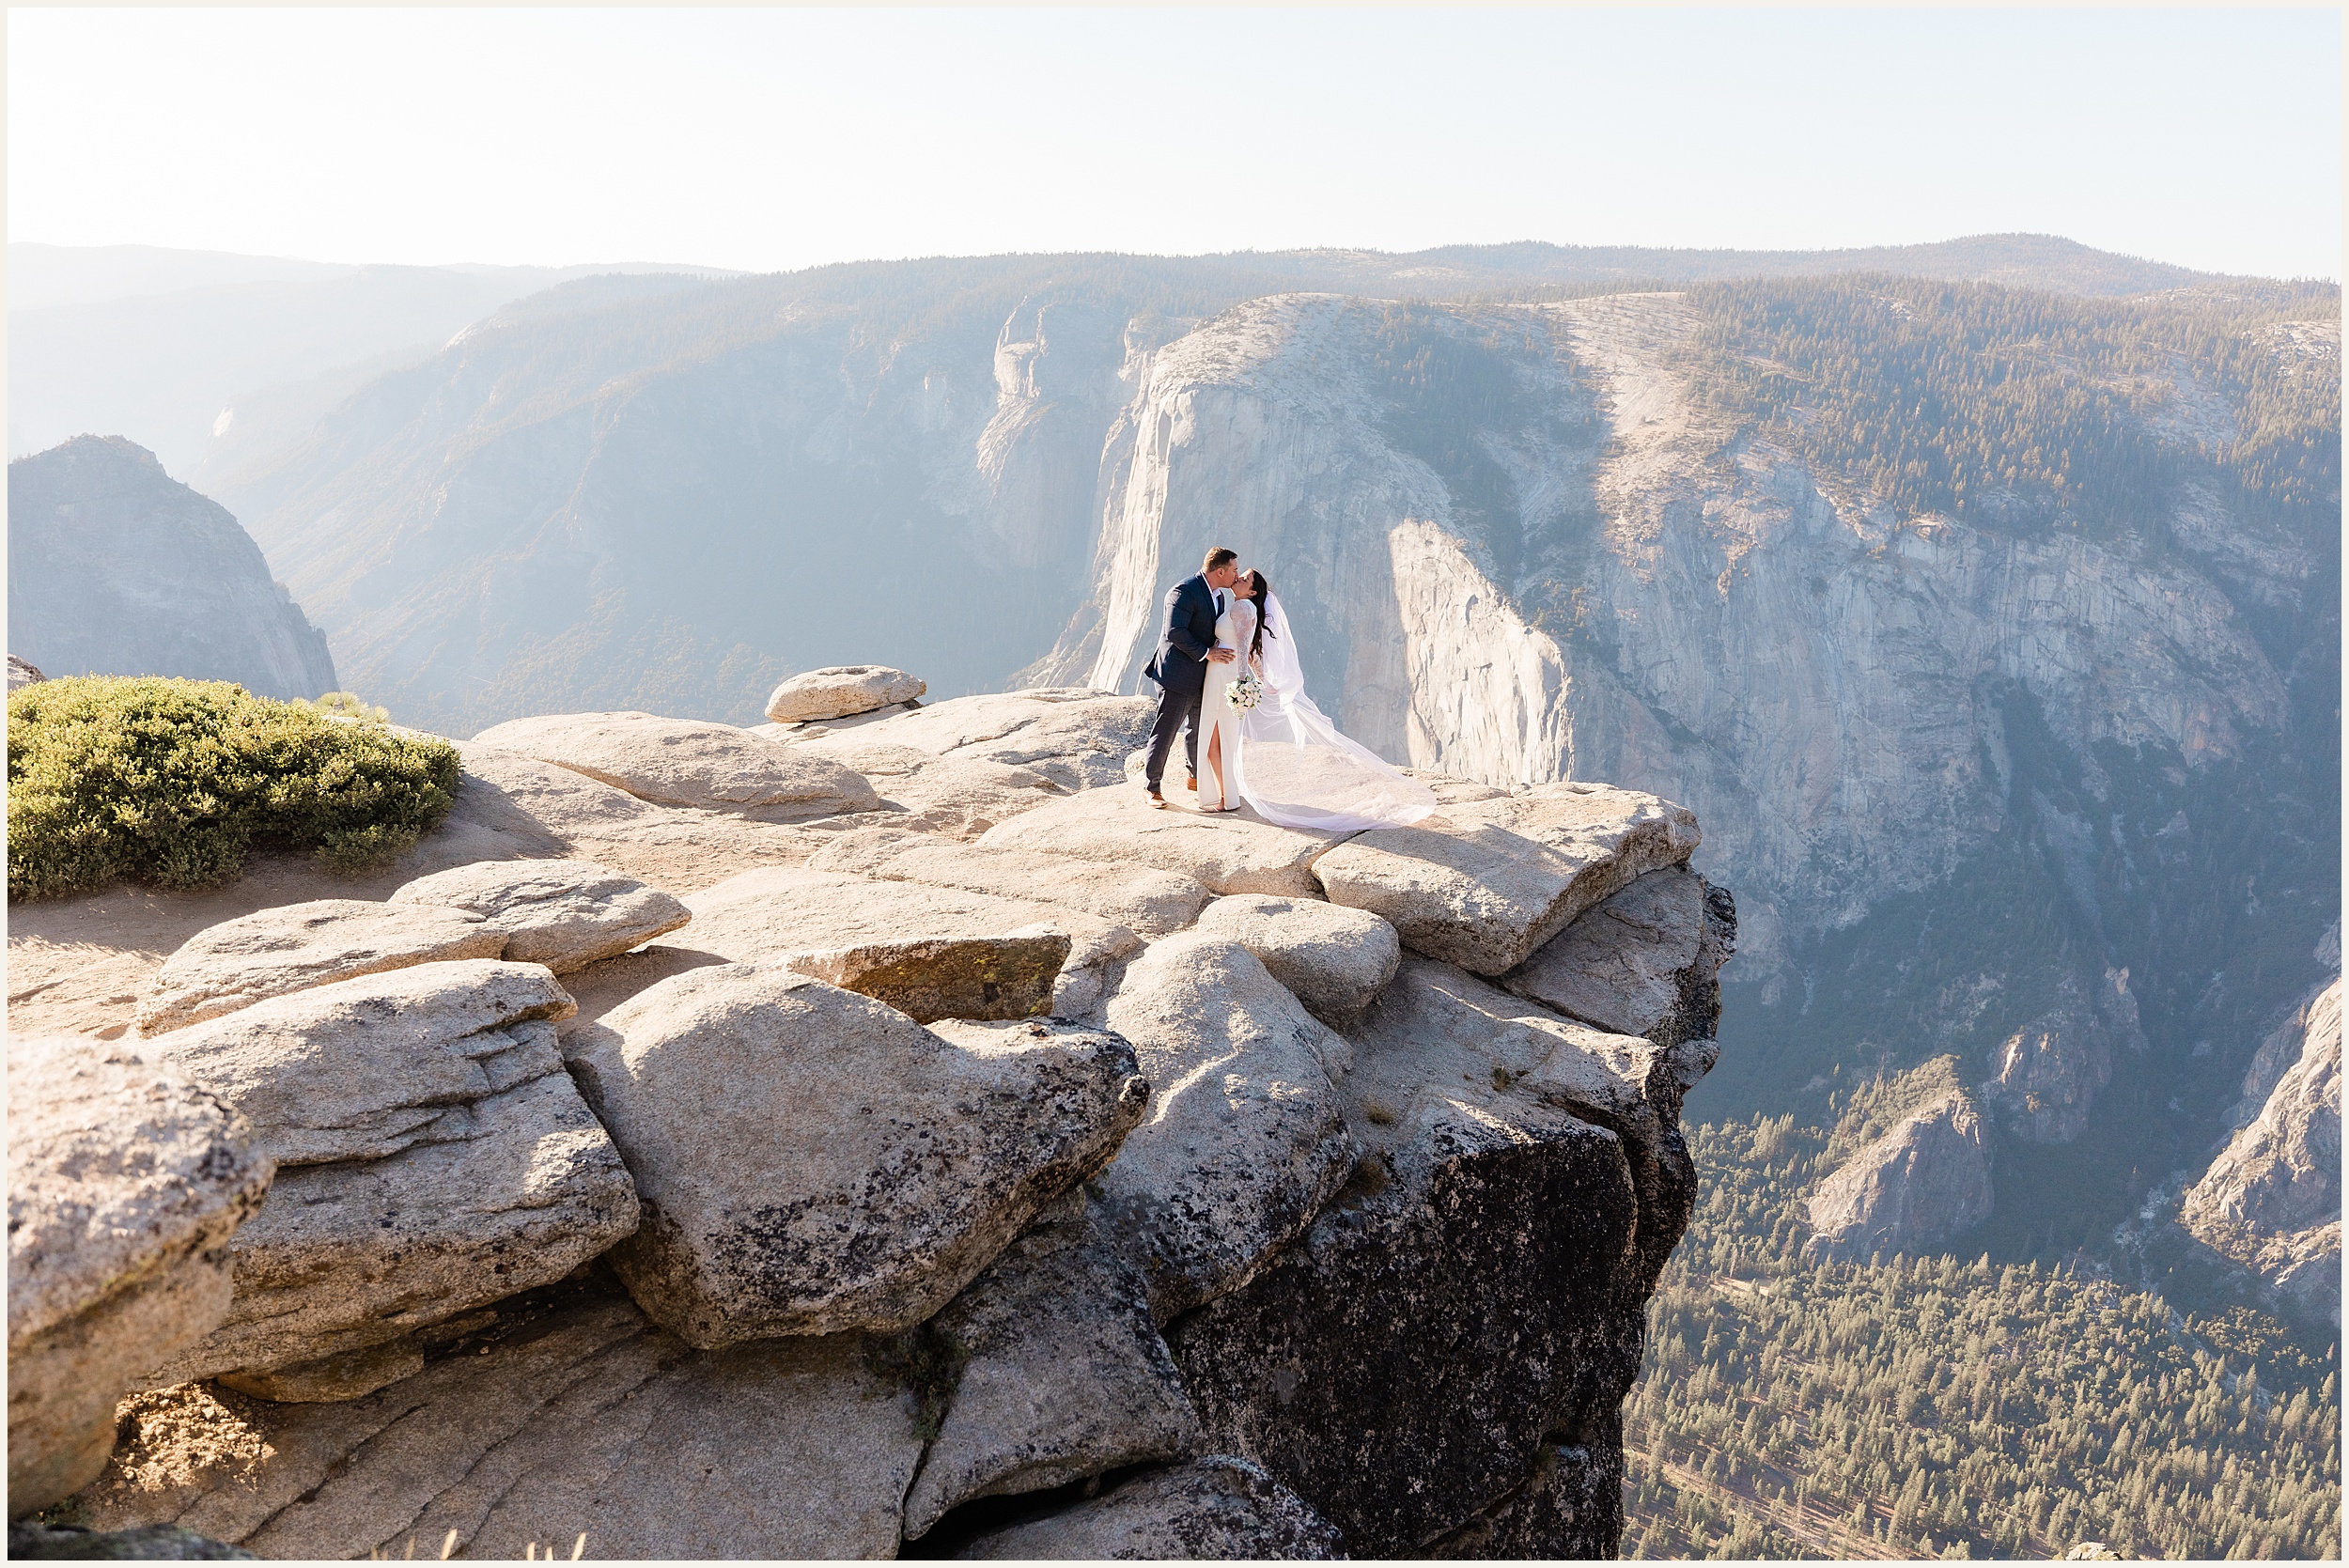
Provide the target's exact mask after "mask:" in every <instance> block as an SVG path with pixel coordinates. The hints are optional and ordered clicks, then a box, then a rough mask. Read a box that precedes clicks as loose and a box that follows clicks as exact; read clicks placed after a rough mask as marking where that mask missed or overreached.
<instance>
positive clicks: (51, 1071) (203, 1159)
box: [8, 1035, 272, 1518]
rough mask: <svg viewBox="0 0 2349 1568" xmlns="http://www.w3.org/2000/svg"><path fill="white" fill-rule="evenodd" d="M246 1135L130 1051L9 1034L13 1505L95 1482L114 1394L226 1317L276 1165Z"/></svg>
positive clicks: (208, 1097) (211, 1098) (185, 1083)
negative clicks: (244, 1234)
mask: <svg viewBox="0 0 2349 1568" xmlns="http://www.w3.org/2000/svg"><path fill="white" fill-rule="evenodd" d="M250 1130H251V1129H250V1128H249V1126H247V1124H246V1123H245V1121H244V1120H243V1118H241V1116H239V1115H238V1114H237V1112H236V1111H235V1110H234V1109H232V1108H231V1107H229V1106H227V1105H226V1104H224V1103H223V1102H222V1101H221V1100H220V1099H219V1098H218V1097H216V1096H215V1095H213V1094H208V1093H207V1092H206V1091H204V1090H203V1089H202V1088H200V1087H198V1086H197V1085H196V1084H195V1083H194V1082H192V1081H190V1079H187V1078H186V1077H184V1076H183V1075H181V1074H179V1073H177V1072H173V1071H171V1070H169V1069H167V1068H164V1067H162V1066H159V1065H158V1064H156V1063H153V1062H151V1061H149V1060H148V1059H147V1058H146V1057H143V1056H141V1055H140V1054H139V1053H138V1052H136V1051H135V1050H132V1049H131V1048H128V1047H125V1046H121V1045H104V1044H101V1043H99V1042H96V1041H89V1040H59V1039H51V1040H43V1039H28V1038H25V1037H24V1036H22V1035H13V1036H11V1037H10V1038H9V1041H8V1514H9V1517H11V1518H14V1517H15V1516H17V1515H18V1514H25V1513H28V1512H30V1511H32V1510H34V1509H38V1508H46V1507H47V1506H49V1505H50V1504H51V1503H53V1502H54V1501H56V1500H57V1499H58V1498H62V1497H64V1496H65V1495H66V1494H68V1493H69V1492H71V1491H73V1490H74V1489H75V1488H76V1487H79V1486H81V1485H83V1484H84V1483H86V1482H88V1481H90V1480H91V1479H92V1478H93V1477H95V1476H96V1475H97V1474H98V1472H99V1470H100V1468H101V1467H102V1466H104V1464H105V1463H106V1456H107V1454H108V1453H109V1452H112V1450H113V1448H114V1443H115V1415H114V1411H115V1401H116V1400H117V1399H119V1398H120V1397H121V1396H122V1394H123V1392H124V1391H125V1390H127V1389H132V1388H134V1387H136V1386H137V1384H138V1381H139V1379H140V1378H141V1377H142V1376H143V1375H144V1374H146V1373H147V1372H148V1369H150V1368H151V1367H153V1366H155V1365H156V1364H157V1363H158V1362H161V1361H163V1360H164V1359H166V1358H169V1357H171V1356H173V1355H174V1354H176V1353H178V1352H179V1351H180V1350H181V1349H183V1348H184V1347H185V1346H187V1345H188V1344H190V1343H193V1342H194V1341H196V1340H198V1339H201V1338H202V1337H203V1336H204V1335H205V1334H206V1332H208V1331H209V1330H210V1328H211V1327H212V1326H213V1325H214V1324H217V1323H218V1322H219V1321H220V1320H221V1318H222V1317H223V1316H224V1315H225V1314H226V1312H227V1311H228V1303H229V1252H228V1246H229V1238H230V1236H231V1235H232V1234H234V1233H235V1231H236V1229H237V1227H238V1226H239V1225H241V1224H242V1223H243V1222H244V1221H245V1220H246V1219H248V1218H249V1217H250V1216H251V1215H252V1214H253V1213H254V1211H255V1210H256V1209H257V1208H258V1207H259V1206H260V1204H261V1202H262V1198H263V1195H264V1194H265V1193H266V1192H267V1190H268V1188H269V1183H270V1175H271V1172H272V1159H271V1158H270V1157H269V1155H268V1154H267V1153H266V1152H263V1151H261V1150H258V1149H256V1148H254V1147H253V1145H252V1142H251V1139H250Z"/></svg>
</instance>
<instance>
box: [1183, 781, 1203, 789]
mask: <svg viewBox="0 0 2349 1568" xmlns="http://www.w3.org/2000/svg"><path fill="white" fill-rule="evenodd" d="M1183 787H1184V788H1185V789H1189V790H1193V791H1195V790H1197V789H1198V787H1199V781H1198V780H1197V779H1185V780H1184V781H1183Z"/></svg>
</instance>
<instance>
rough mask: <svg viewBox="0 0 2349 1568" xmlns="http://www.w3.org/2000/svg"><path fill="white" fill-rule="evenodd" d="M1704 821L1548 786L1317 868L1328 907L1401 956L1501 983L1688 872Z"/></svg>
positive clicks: (1621, 795) (1653, 805)
mask: <svg viewBox="0 0 2349 1568" xmlns="http://www.w3.org/2000/svg"><path fill="white" fill-rule="evenodd" d="M1699 836H1700V835H1699V834H1698V832H1697V820H1696V817H1695V816H1694V815H1691V814H1690V813H1688V811H1687V810H1685V809H1683V808H1681V807H1679V806H1674V805H1672V804H1670V803H1669V802H1666V801H1663V800H1657V799H1656V798H1655V797H1654V796H1650V795H1641V794H1638V793H1636V792H1633V791H1629V790H1620V789H1608V788H1606V787H1604V786H1602V785H1598V784H1548V785H1544V786H1542V787H1540V788H1538V789H1532V790H1528V791H1527V792H1525V793H1524V794H1521V795H1512V796H1502V797H1500V798H1497V799H1494V800H1472V801H1462V802H1457V803H1455V804H1452V805H1447V806H1444V807H1441V808H1439V810H1438V812H1437V813H1436V815H1433V816H1430V817H1427V818H1426V819H1424V820H1423V821H1422V822H1420V823H1419V824H1417V825H1416V826H1414V827H1409V828H1381V829H1376V830H1373V831H1370V832H1367V833H1363V834H1361V836H1359V837H1357V838H1354V839H1352V840H1350V841H1349V842H1347V843H1345V844H1342V845H1340V846H1337V847H1336V848H1334V849H1331V850H1330V852H1329V853H1328V854H1326V855H1323V856H1321V857H1320V858H1318V859H1317V860H1315V862H1314V865H1313V874H1314V877H1315V880H1316V881H1317V882H1319V883H1320V885H1321V887H1322V888H1323V889H1324V890H1325V891H1326V892H1327V893H1329V896H1330V902H1331V903H1332V904H1343V905H1346V906H1347V907H1349V908H1358V909H1368V910H1370V911H1371V912H1372V913H1374V914H1377V915H1380V916H1383V917H1384V918H1385V919H1386V921H1387V922H1388V924H1391V925H1392V926H1393V927H1394V928H1395V931H1396V933H1397V934H1398V935H1400V936H1401V937H1402V939H1403V943H1404V945H1405V946H1406V947H1408V948H1410V949H1412V950H1413V951H1414V952H1418V953H1424V954H1426V955H1428V956H1429V957H1431V958H1441V959H1444V960H1446V961H1447V962H1450V963H1455V964H1458V965H1460V966H1461V967H1462V968H1464V969H1468V970H1474V971H1475V972H1476V973H1478V974H1501V973H1503V972H1505V971H1506V970H1512V969H1515V968H1516V967H1517V965H1519V964H1521V963H1523V962H1525V960H1526V959H1527V958H1529V957H1531V956H1532V954H1533V950H1534V949H1536V948H1538V947H1540V946H1541V945H1542V944H1543V943H1545V942H1547V941H1548V940H1549V939H1551V938H1552V937H1554V936H1556V935H1557V934H1558V933H1559V932H1561V931H1563V930H1564V929H1565V928H1566V926H1567V925H1568V924H1570V923H1572V921H1573V920H1574V918H1575V917H1576V916H1577V915H1579V914H1580V913H1582V911H1583V910H1585V909H1588V908H1591V907H1592V906H1593V905H1595V904H1596V903H1598V902H1599V901H1600V900H1602V899H1604V898H1606V897H1607V896H1608V895H1609V894H1610V893H1614V892H1615V891H1616V890H1618V889H1620V888H1622V887H1624V886H1626V884H1628V883H1629V882H1630V881H1632V880H1633V879H1634V878H1635V877H1640V876H1642V875H1644V874H1645V873H1647V872H1650V871H1656V870H1660V869H1662V868H1664V867H1666V866H1673V865H1681V864H1685V863H1686V862H1688V857H1689V855H1690V854H1692V853H1694V852H1695V850H1696V847H1697V844H1698V840H1699Z"/></svg>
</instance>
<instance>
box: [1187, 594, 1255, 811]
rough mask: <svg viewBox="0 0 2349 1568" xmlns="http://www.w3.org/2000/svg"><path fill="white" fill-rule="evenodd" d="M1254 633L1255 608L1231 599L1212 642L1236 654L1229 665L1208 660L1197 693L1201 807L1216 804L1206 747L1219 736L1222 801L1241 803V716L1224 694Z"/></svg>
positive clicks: (1243, 663) (1244, 666) (1236, 675)
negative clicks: (1203, 687)
mask: <svg viewBox="0 0 2349 1568" xmlns="http://www.w3.org/2000/svg"><path fill="white" fill-rule="evenodd" d="M1255 635H1256V607H1255V606H1254V605H1252V604H1251V603H1250V602H1249V601H1248V600H1246V599H1244V598H1233V600H1232V602H1231V603H1230V605H1229V606H1227V607H1226V608H1225V610H1224V612H1223V613H1222V614H1221V615H1218V616H1217V617H1216V618H1215V645H1216V646H1217V647H1219V648H1230V649H1231V650H1233V651H1234V652H1235V653H1237V654H1238V655H1239V657H1238V658H1237V659H1235V660H1232V661H1231V662H1230V663H1228V664H1219V663H1217V662H1216V661H1215V660H1212V659H1210V660H1207V684H1206V690H1205V691H1202V692H1201V693H1200V694H1199V722H1200V725H1201V727H1202V729H1203V730H1204V731H1205V732H1206V733H1204V734H1202V735H1201V736H1200V737H1199V803H1200V804H1201V805H1203V806H1206V805H1211V804H1214V803H1216V802H1215V800H1214V794H1215V768H1214V766H1213V765H1212V764H1210V763H1209V762H1208V761H1207V748H1208V745H1209V743H1210V742H1211V741H1213V740H1215V739H1216V738H1217V737H1221V739H1222V742H1223V750H1222V753H1221V755H1222V758H1223V800H1222V802H1221V803H1222V804H1224V805H1229V806H1237V805H1238V804H1239V802H1240V799H1241V797H1240V792H1239V762H1238V759H1239V742H1240V715H1239V711H1238V710H1237V708H1235V707H1233V706H1232V705H1231V704H1230V703H1229V702H1227V701H1226V700H1225V699H1224V695H1223V694H1224V692H1225V691H1229V690H1230V689H1231V685H1232V682H1234V681H1236V680H1237V679H1238V678H1239V677H1240V674H1241V672H1242V671H1244V670H1246V669H1247V668H1248V644H1249V643H1250V642H1251V641H1252V640H1253V639H1254V637H1255Z"/></svg>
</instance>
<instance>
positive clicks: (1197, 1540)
mask: <svg viewBox="0 0 2349 1568" xmlns="http://www.w3.org/2000/svg"><path fill="white" fill-rule="evenodd" d="M956 1555H957V1557H959V1558H963V1559H973V1560H978V1559H1013V1560H1028V1561H1032V1562H1040V1561H1053V1560H1095V1561H1098V1560H1103V1559H1107V1560H1112V1561H1121V1562H1131V1561H1159V1560H1167V1559H1175V1560H1184V1561H1193V1562H1198V1561H1218V1560H1224V1561H1230V1560H1238V1561H1256V1562H1263V1561H1280V1560H1299V1561H1327V1560H1332V1559H1336V1558H1341V1557H1344V1556H1345V1555H1346V1554H1345V1553H1344V1552H1343V1551H1342V1550H1341V1549H1340V1538H1339V1535H1338V1532H1337V1531H1336V1530H1334V1529H1331V1528H1330V1523H1329V1521H1328V1520H1326V1519H1324V1518H1322V1517H1321V1515H1319V1514H1315V1512H1314V1511H1313V1509H1312V1507H1311V1506H1310V1505H1308V1504H1307V1503H1306V1502H1305V1501H1304V1500H1303V1499H1302V1498H1299V1497H1298V1496H1297V1494H1296V1493H1294V1492H1291V1491H1290V1490H1289V1489H1288V1488H1287V1487H1285V1486H1283V1485H1282V1484H1281V1483H1279V1482H1277V1481H1275V1480H1273V1479H1272V1478H1271V1477H1270V1476H1269V1475H1267V1474H1266V1473H1265V1472H1264V1470H1263V1469H1262V1468H1261V1467H1257V1466H1255V1465H1252V1464H1250V1463H1249V1462H1248V1461H1247V1460H1245V1459H1234V1458H1230V1457H1228V1456H1224V1455H1216V1456H1213V1457H1210V1458H1206V1459H1194V1460H1192V1461H1191V1462H1190V1464H1187V1465H1176V1466H1173V1467H1169V1468H1166V1469H1162V1470H1152V1471H1148V1472H1146V1473H1144V1474H1143V1475H1139V1476H1136V1477H1134V1478H1132V1479H1131V1480H1128V1481H1126V1482H1123V1483H1120V1484H1119V1485H1117V1486H1116V1487H1114V1488H1112V1490H1110V1491H1108V1492H1105V1493H1103V1494H1102V1495H1101V1496H1099V1497H1097V1498H1088V1499H1086V1500H1085V1501H1082V1502H1080V1503H1077V1504H1076V1505H1075V1506H1073V1507H1070V1508H1066V1509H1063V1510H1062V1511H1061V1512H1059V1513H1057V1514H1046V1515H1045V1516H1044V1517H1042V1518H1038V1519H1031V1520H1027V1521H1024V1522H1022V1523H1019V1524H1015V1525H1010V1526H1007V1527H1005V1528H1004V1529H998V1530H993V1531H990V1532H988V1534H986V1535H982V1536H980V1537H979V1538H978V1539H977V1540H975V1541H973V1542H972V1544H971V1545H969V1546H967V1547H966V1548H964V1549H963V1550H962V1551H960V1552H958V1553H957V1554H956Z"/></svg>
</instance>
